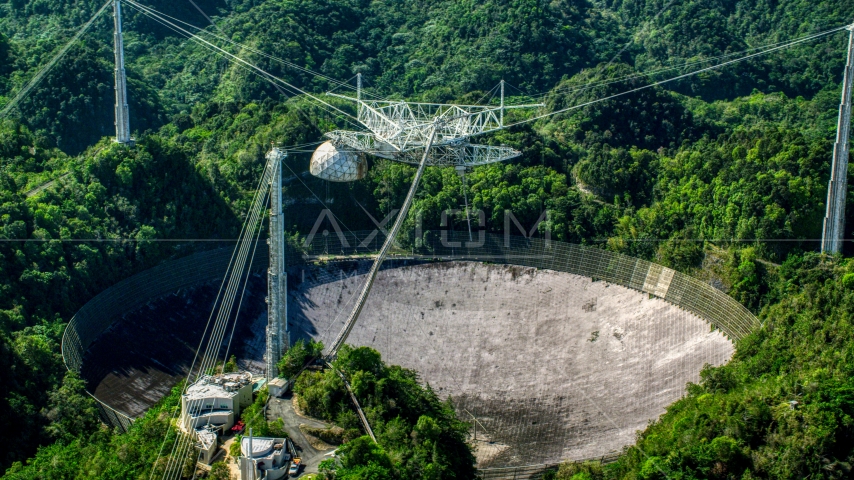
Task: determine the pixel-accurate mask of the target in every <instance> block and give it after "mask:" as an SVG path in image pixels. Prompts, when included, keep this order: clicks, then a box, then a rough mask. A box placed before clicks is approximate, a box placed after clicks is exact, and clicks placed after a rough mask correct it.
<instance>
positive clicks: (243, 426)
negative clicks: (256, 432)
mask: <svg viewBox="0 0 854 480" xmlns="http://www.w3.org/2000/svg"><path fill="white" fill-rule="evenodd" d="M245 429H246V424H245V423H243V420H238V421H237V423H235V424H234V426H233V427H231V433H235V434H237V433H243V430H245Z"/></svg>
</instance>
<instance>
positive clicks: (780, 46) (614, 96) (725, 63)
mask: <svg viewBox="0 0 854 480" xmlns="http://www.w3.org/2000/svg"><path fill="white" fill-rule="evenodd" d="M846 28H847V26H845V27H839V28H835V29H833V30H828V31H827V32H823V33H821V34H818V35H813V36H810V37H805V38H801V39H798V40H794V41H792V42H788V43H786V44H783V45H779V46H777V47H774V48H769V49H767V50H763V51H761V52H758V53H753V54H750V55H747V56H744V57H740V58H736V59H734V60H729V61H727V62H723V63H719V64H717V65H712V66H710V67H705V68H701V69H699V70H695V71H693V72H689V73H685V74H682V75H677V76H675V77H672V78H668V79H666V80H660V81H657V82H654V83H650V84H648V85H644V86H641V87H637V88H632V89H630V90H625V91H623V92H620V93H615V94H613V95H609V96H606V97H601V98H597V99H595V100H591V101H589V102H585V103H581V104H578V105H573V106H571V107H566V108H562V109H560V110H555V111H553V112H549V113H546V114H543V115H538V116H535V117H531V118H528V119H525V120H521V121H519V122H516V123H511V124H509V125H505V126H504V128H510V127H515V126H517V125H523V124H525V123H531V122H535V121H537V120H542V119H544V118H548V117H551V116H554V115H558V114H561V113H565V112H568V111H571V110H577V109H579V108H583V107H586V106H589V105H593V104H596V103H601V102H605V101H608V100H613V99H615V98H618V97H623V96H626V95H629V94H632V93H636V92H639V91H642V90H646V89H649V88H653V87H656V86H658V85H663V84H666V83H671V82H675V81H677V80H681V79H683V78H687V77H691V76H694V75H697V74H700V73H703V72H708V71H712V70H717V69H719V68H722V67H725V66H727V65H731V64H734V63H738V62H741V61H744V60H749V59H751V58H754V57H758V56H761V55H765V54H767V53H771V52H774V51H777V50H782V49H784V48H788V47H791V46H794V45H797V44H800V43H803V42H807V41H809V40H813V39H815V38H818V37H819V36H824V35H830V34H832V33H836V32H839V31H841V30H845V29H846ZM496 130H499V129H492V130H486V131H484V132H482V133H489V132H494V131H496Z"/></svg>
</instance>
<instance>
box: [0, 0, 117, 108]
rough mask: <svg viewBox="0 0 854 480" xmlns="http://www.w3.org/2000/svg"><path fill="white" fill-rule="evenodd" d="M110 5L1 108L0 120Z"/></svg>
mask: <svg viewBox="0 0 854 480" xmlns="http://www.w3.org/2000/svg"><path fill="white" fill-rule="evenodd" d="M112 3H113V0H108V1H107V3H105V4H104V5H103V6H102V7H101V8H99V9H98V11H97V12H95V14H94V15H92V18H90V19H89V21H88V22H86V23H84V24H83V26H82V27H80V30H78V31H77V33H75V34H74V36H73V37H71V40H69V41H68V43H66V44H65V46H63V47H62V48H61V49H60V50H59V52H58V53H57V54H56V55H55V56H54V57H53V58H52V59H51V60H50V61H49V62H47V64H46V65H45V66H44V67H42V69H41V70H39V71H38V73H36V74H35V76H33V78H32V79H30V81H29V82H27V84H26V85H25V86H24V87H23V88H22V89H21V90H20V91H19V92H18V94H17V95H15V97H14V98H13V99H12V100H10V101H9V103H7V104H6V105H4V106H3V109H2V110H0V118H3V117H5V116H6V115H7V114H8V113H9V112H10V111H11V110H12V108H14V107H15V106H16V105H17V104H18V103H19V102H20V101H21V100H23V99H24V98H25V97H26V96H27V95H29V93H30V92H31V91H32V90H33V88H35V86H36V85H38V84H39V83H41V81H42V80H43V79H44V77H45V75H47V73H48V72H50V70H51V69H52V68H53V67H54V65H56V63H57V62H58V61H59V60H60V59H62V57H64V56H65V54H66V53H68V50H69V49H71V47H72V46H73V45H74V44H75V43H76V42H77V40H79V39H80V37H81V36H82V35H83V34H84V33H86V30H89V27H91V26H92V24H93V23H95V20H96V19H97V18H98V17H99V16H101V14H102V13H104V10H106V9H107V7H109V6H110V5H111V4H112Z"/></svg>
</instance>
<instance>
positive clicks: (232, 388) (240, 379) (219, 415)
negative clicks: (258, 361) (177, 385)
mask: <svg viewBox="0 0 854 480" xmlns="http://www.w3.org/2000/svg"><path fill="white" fill-rule="evenodd" d="M251 403H252V374H250V373H249V372H236V373H224V374H221V375H213V376H208V375H206V376H204V377H202V378H200V379H199V380H198V381H197V382H196V383H194V384H192V385H190V387H189V388H187V392H186V393H184V395H182V396H181V428H183V429H184V431H186V432H190V431H194V430H197V429H199V428H201V427H206V426H213V427H218V428H220V429H221V431H227V430H228V429H230V428H231V427H232V426H233V425H234V421H235V419H236V418H237V417H238V416H239V415H240V410H241V409H242V408H244V407H246V406H249V405H250V404H251Z"/></svg>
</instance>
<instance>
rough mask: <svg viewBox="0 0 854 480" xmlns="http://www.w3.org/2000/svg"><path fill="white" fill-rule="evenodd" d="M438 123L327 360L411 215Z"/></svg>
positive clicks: (351, 323)
mask: <svg viewBox="0 0 854 480" xmlns="http://www.w3.org/2000/svg"><path fill="white" fill-rule="evenodd" d="M436 123H438V122H435V123H433V127H432V128H431V129H430V137H429V138H428V140H427V145H426V146H425V147H424V156H423V157H421V163H420V164H419V165H418V171H416V172H415V178H414V179H413V180H412V186H411V187H409V193H408V194H407V195H406V200H404V201H403V206H402V207H400V213H398V214H397V218H396V219H395V220H394V225H393V226H392V227H391V230H389V232H388V236H387V237H386V239H385V243H383V246H382V248H381V249H380V252H379V254H378V255H377V259H376V260H374V264H373V265H372V266H371V270H370V272H368V276H367V280H366V281H365V285H364V286H363V287H362V293H360V294H359V298H358V300H357V301H356V306H355V307H353V311H352V312H351V313H350V316H349V317H347V322H346V323H345V324H344V328H342V329H341V332H340V333H339V334H338V337H336V338H335V342H334V343H333V344H332V347H331V348H330V349H329V352H328V353H327V354H326V357H327V359H331V358H333V357H335V355H336V354H337V353H338V349H340V348H341V346H342V345H344V342H345V341H346V340H347V337H348V336H349V335H350V330H352V329H353V326H354V325H355V324H356V320H358V319H359V315H360V314H361V313H362V307H364V306H365V301H367V300H368V295H369V294H370V293H371V287H373V285H374V280H376V278H377V273H378V272H379V271H380V265H382V263H383V260H385V257H386V255H388V251H389V249H391V245H392V244H393V243H394V239H395V238H396V237H397V232H398V231H399V230H400V227H401V225H403V221H404V220H406V215H407V214H408V213H409V208H410V207H411V206H412V200H413V199H414V198H415V192H416V190H418V183H419V182H421V177H422V176H423V175H424V167H425V166H426V165H427V159H428V158H430V147H432V146H433V140H434V139H435V138H436Z"/></svg>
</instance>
